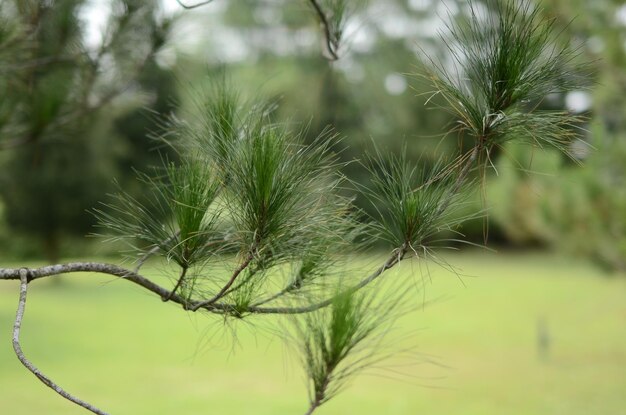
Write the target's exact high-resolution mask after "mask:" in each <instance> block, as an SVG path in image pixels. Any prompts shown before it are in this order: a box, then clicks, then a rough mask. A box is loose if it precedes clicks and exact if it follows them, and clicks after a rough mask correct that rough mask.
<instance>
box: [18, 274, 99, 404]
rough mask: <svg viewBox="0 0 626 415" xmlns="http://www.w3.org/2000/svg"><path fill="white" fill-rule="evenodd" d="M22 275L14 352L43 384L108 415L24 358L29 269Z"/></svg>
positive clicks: (66, 397)
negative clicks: (22, 334)
mask: <svg viewBox="0 0 626 415" xmlns="http://www.w3.org/2000/svg"><path fill="white" fill-rule="evenodd" d="M19 275H20V300H19V303H18V305H17V312H16V314H15V324H13V350H15V354H16V355H17V358H18V359H19V360H20V362H22V364H23V365H24V366H25V367H26V369H28V370H29V371H30V372H31V373H32V374H33V375H35V376H37V378H38V379H39V380H40V381H41V382H43V384H45V385H46V386H47V387H49V388H50V389H52V390H53V391H55V392H56V393H58V394H59V395H61V396H62V397H64V398H65V399H67V400H69V401H71V402H73V403H75V404H76V405H79V406H82V407H83V408H85V409H87V410H88V411H91V412H93V413H94V414H98V415H108V414H107V413H106V412H104V411H101V410H100V409H98V408H96V407H95V406H93V405H91V404H89V403H87V402H85V401H83V400H81V399H78V398H76V397H75V396H72V395H70V394H69V393H67V392H66V391H65V390H63V389H62V388H61V387H60V386H59V385H57V384H56V383H54V382H53V381H52V380H51V379H50V378H49V377H47V376H46V375H44V374H43V373H41V371H40V370H39V369H37V367H36V366H35V365H33V364H32V363H31V362H30V360H28V359H27V358H26V356H24V352H23V351H22V347H21V345H20V329H21V328H22V319H23V318H24V311H25V309H26V294H27V291H28V282H29V278H28V277H29V272H28V270H27V269H25V268H22V269H20V270H19Z"/></svg>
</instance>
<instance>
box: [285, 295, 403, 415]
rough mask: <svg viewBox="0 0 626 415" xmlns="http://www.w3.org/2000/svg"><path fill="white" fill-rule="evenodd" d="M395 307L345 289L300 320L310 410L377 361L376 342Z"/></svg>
mask: <svg viewBox="0 0 626 415" xmlns="http://www.w3.org/2000/svg"><path fill="white" fill-rule="evenodd" d="M387 307H388V308H387ZM393 308H394V307H393V306H392V305H390V304H387V305H386V307H385V309H381V308H380V307H378V306H376V305H375V304H374V301H373V297H372V296H364V295H362V294H361V293H354V292H342V293H340V294H338V295H336V296H335V297H334V299H333V302H332V303H331V305H330V307H328V308H327V309H324V310H320V311H317V312H315V313H311V314H308V315H306V316H304V317H303V318H301V319H300V320H297V321H296V334H297V336H298V338H299V345H300V349H301V355H302V363H303V366H304V368H305V372H306V375H307V377H308V380H309V399H310V409H309V412H308V413H311V412H313V411H314V410H315V409H316V408H318V407H319V406H321V405H322V404H324V403H325V402H327V401H328V400H329V399H331V398H332V397H334V396H335V395H336V394H337V393H338V392H339V391H340V390H341V389H342V387H343V386H345V384H346V381H348V380H349V379H350V377H351V376H353V375H354V374H356V373H357V372H359V371H361V370H363V369H365V368H366V367H368V365H369V364H372V363H374V362H376V361H377V359H376V346H377V345H379V344H380V338H381V336H384V334H385V332H386V331H387V330H389V327H390V325H391V323H392V322H391V321H390V318H391V317H390V316H391V313H390V312H389V310H391V309H393Z"/></svg>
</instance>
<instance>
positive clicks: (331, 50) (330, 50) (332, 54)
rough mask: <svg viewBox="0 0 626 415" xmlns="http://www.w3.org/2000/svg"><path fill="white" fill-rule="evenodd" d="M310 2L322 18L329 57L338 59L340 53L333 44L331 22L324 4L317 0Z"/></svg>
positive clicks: (319, 17) (321, 22)
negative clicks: (323, 7)
mask: <svg viewBox="0 0 626 415" xmlns="http://www.w3.org/2000/svg"><path fill="white" fill-rule="evenodd" d="M309 3H310V4H311V6H312V7H313V9H314V10H315V13H317V17H318V19H319V20H320V24H321V25H322V27H323V29H324V41H325V43H326V50H327V52H328V54H329V55H330V56H328V59H329V60H331V61H336V60H338V59H339V55H338V54H337V51H336V50H335V48H336V45H334V44H333V41H332V37H331V34H330V23H329V22H328V17H326V13H324V10H322V6H320V4H319V3H318V2H317V0H309Z"/></svg>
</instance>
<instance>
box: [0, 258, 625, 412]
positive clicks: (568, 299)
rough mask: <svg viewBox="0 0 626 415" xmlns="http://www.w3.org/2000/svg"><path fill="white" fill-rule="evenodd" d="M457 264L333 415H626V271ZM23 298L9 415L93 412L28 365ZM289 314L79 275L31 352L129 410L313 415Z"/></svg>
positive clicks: (0, 393) (65, 379)
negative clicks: (232, 308)
mask: <svg viewBox="0 0 626 415" xmlns="http://www.w3.org/2000/svg"><path fill="white" fill-rule="evenodd" d="M446 259H447V261H449V262H450V263H452V264H454V265H456V266H457V267H458V268H459V269H460V270H461V272H462V274H464V275H465V276H463V277H460V278H459V277H458V276H457V275H454V274H452V273H450V272H447V271H444V270H441V269H438V268H437V267H436V266H431V267H430V269H431V271H432V275H431V276H430V278H427V280H426V281H427V283H426V286H425V290H424V291H417V290H416V291H415V292H414V295H415V304H416V305H418V307H417V309H416V311H414V312H412V313H411V314H410V315H409V316H407V317H405V318H403V319H402V320H401V321H400V322H399V328H398V330H396V331H395V332H394V333H392V336H399V338H400V337H402V341H400V340H399V343H400V344H402V346H399V348H402V349H405V348H406V347H407V345H410V346H411V348H410V350H405V352H404V353H402V354H399V355H398V356H396V357H395V358H394V359H393V361H392V362H391V363H390V364H389V366H387V367H385V368H381V369H377V370H375V373H370V374H369V375H368V374H364V375H361V376H360V377H358V378H357V379H356V380H355V381H354V382H352V383H351V384H350V385H349V388H348V389H346V391H345V392H344V393H342V394H340V395H339V396H338V397H337V398H335V399H334V400H332V401H331V402H330V403H328V404H327V405H325V406H324V407H322V408H321V409H320V410H319V412H318V413H319V414H320V415H324V414H326V415H331V414H337V415H339V414H341V415H344V414H360V415H367V414H377V415H379V414H385V415H392V414H398V415H399V414H403V415H404V414H410V415H413V414H428V415H444V414H445V415H454V414H459V415H491V414H494V415H496V414H497V415H502V414H507V415H514V414H519V415H532V414H537V415H540V414H541V415H543V414H550V415H553V414H554V415H556V414H563V415H577V414H580V415H583V414H584V415H591V414H602V415H618V414H626V277H625V276H623V275H622V276H614V277H608V276H606V275H604V274H602V272H601V271H599V270H597V269H595V268H594V267H592V266H590V265H588V264H586V263H583V262H577V261H573V260H568V259H564V258H557V257H552V256H548V255H545V254H514V253H498V254H492V253H485V252H465V253H460V254H451V255H448V256H447V257H446ZM13 265H15V264H13ZM3 266H4V264H3ZM411 268H414V270H417V267H416V265H409V264H405V265H403V269H402V270H400V271H398V272H410V270H411ZM150 272H151V269H150V268H146V269H145V273H146V274H150ZM389 277H390V278H392V277H393V275H390V276H389ZM415 278H416V282H417V284H416V286H417V285H419V282H420V281H421V280H420V278H422V277H419V276H416V277H415ZM17 297H18V284H17V283H13V282H11V283H7V282H2V283H1V284H0V414H2V415H4V414H7V415H39V414H44V415H56V414H59V415H61V414H62V415H72V414H83V413H86V412H85V411H84V410H82V409H81V408H78V407H76V406H74V405H73V404H70V403H69V402H67V401H65V400H64V399H62V398H60V397H58V396H57V395H56V394H55V393H53V392H52V391H51V390H50V389H48V388H46V387H45V386H44V385H43V384H41V383H40V382H39V381H38V380H37V379H36V378H35V377H34V376H33V375H32V374H31V373H29V372H28V371H26V369H24V368H23V367H22V366H21V365H20V363H19V362H18V361H17V359H16V358H15V356H14V354H13V351H12V348H11V330H12V324H13V318H14V315H15V307H16V304H17ZM431 300H435V301H434V302H432V303H429V301H431ZM421 304H425V305H424V307H421V306H420V305H421ZM274 321H275V320H274V319H272V318H267V317H265V318H258V317H254V318H250V319H249V321H248V320H244V321H243V322H231V321H229V322H227V323H225V322H224V321H223V320H222V319H221V318H219V317H216V316H210V315H203V314H200V313H195V314H190V313H187V312H184V311H183V310H181V309H180V307H178V306H175V305H173V304H163V303H162V302H161V300H160V299H159V298H157V297H156V296H154V295H151V294H149V293H147V292H144V291H143V290H142V289H141V288H138V287H135V286H133V284H129V283H126V282H123V281H114V280H112V279H111V278H109V277H107V276H97V275H90V276H87V275H73V276H66V277H64V281H63V284H60V285H56V284H54V283H52V282H51V281H37V282H35V283H33V285H32V286H31V288H30V290H29V298H28V303H27V311H26V318H25V321H24V324H23V330H22V343H23V344H22V346H23V348H24V351H25V353H26V355H27V356H28V357H29V358H30V359H31V360H32V361H33V362H34V363H35V364H36V365H37V366H39V367H40V368H41V369H42V371H43V372H44V373H46V374H48V375H49V376H50V377H51V378H52V379H53V380H55V381H56V382H57V383H59V384H60V385H61V386H62V387H64V388H66V389H67V390H68V391H69V392H71V393H74V394H76V395H77V396H79V397H80V398H82V399H85V400H87V401H89V402H90V403H92V404H94V405H96V406H98V407H100V408H101V409H104V410H105V411H107V412H109V413H111V414H113V415H124V414H129V415H144V414H145V415H148V414H149V415H159V414H176V415H186V414H190V415H195V414H214V413H219V414H224V415H230V414H255V415H261V414H267V415H270V414H271V415H282V414H285V415H287V414H289V415H291V414H302V413H304V412H305V410H306V407H307V395H306V389H305V385H304V380H303V377H302V374H301V370H300V367H299V365H298V361H297V359H296V358H295V357H294V354H293V353H290V352H289V351H288V350H287V349H286V347H285V345H284V343H283V342H282V341H281V340H280V339H278V338H277V337H276V336H273V335H272V331H273V330H274V329H275V327H276V326H275V324H274V323H273V322H274ZM233 328H236V339H235V340H234V341H233V331H232V329H233ZM542 343H543V344H547V345H548V346H547V347H546V348H543V349H542V348H541V347H540V344H542ZM391 350H393V349H391ZM541 350H544V352H543V353H542V352H541Z"/></svg>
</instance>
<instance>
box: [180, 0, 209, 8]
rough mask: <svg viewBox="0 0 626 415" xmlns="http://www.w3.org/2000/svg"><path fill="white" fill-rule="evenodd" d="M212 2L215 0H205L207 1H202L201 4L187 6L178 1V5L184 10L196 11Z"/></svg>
mask: <svg viewBox="0 0 626 415" xmlns="http://www.w3.org/2000/svg"><path fill="white" fill-rule="evenodd" d="M212 1H213V0H205V1H201V2H200V3H196V4H191V5H187V4H185V3H183V2H182V1H181V0H176V3H178V4H179V5H180V6H181V7H182V8H183V9H186V10H191V9H195V8H198V7H202V6H204V5H207V4H209V3H211V2H212Z"/></svg>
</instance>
